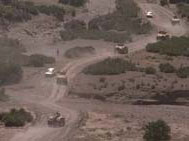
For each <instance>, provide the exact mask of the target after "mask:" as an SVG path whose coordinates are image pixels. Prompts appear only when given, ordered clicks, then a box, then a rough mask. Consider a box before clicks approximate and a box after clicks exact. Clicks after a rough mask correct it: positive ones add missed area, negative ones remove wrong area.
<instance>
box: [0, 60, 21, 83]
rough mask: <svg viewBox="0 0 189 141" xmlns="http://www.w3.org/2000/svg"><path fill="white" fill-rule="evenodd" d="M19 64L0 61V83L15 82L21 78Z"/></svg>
mask: <svg viewBox="0 0 189 141" xmlns="http://www.w3.org/2000/svg"><path fill="white" fill-rule="evenodd" d="M22 73H23V72H22V68H21V66H20V65H17V64H12V63H0V85H3V84H10V83H16V82H18V81H20V80H21V78H22Z"/></svg>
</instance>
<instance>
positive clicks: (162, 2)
mask: <svg viewBox="0 0 189 141" xmlns="http://www.w3.org/2000/svg"><path fill="white" fill-rule="evenodd" d="M160 5H161V6H165V5H169V2H168V0H160Z"/></svg>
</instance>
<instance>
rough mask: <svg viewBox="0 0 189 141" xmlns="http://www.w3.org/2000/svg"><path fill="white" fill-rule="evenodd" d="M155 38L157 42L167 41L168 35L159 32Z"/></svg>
mask: <svg viewBox="0 0 189 141" xmlns="http://www.w3.org/2000/svg"><path fill="white" fill-rule="evenodd" d="M156 38H157V40H167V39H169V38H170V35H169V34H168V33H167V32H166V31H159V32H158V34H157V37H156Z"/></svg>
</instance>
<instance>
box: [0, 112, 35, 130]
mask: <svg viewBox="0 0 189 141" xmlns="http://www.w3.org/2000/svg"><path fill="white" fill-rule="evenodd" d="M0 120H1V121H2V122H3V123H4V124H5V126H7V127H20V126H24V125H25V124H26V123H27V122H31V121H32V120H33V117H32V115H31V114H30V113H29V112H27V111H25V110H24V109H22V108H21V109H19V110H17V109H11V111H10V112H8V113H1V114H0Z"/></svg>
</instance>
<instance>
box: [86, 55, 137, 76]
mask: <svg viewBox="0 0 189 141" xmlns="http://www.w3.org/2000/svg"><path fill="white" fill-rule="evenodd" d="M135 70H136V66H135V64H133V63H132V62H129V61H127V60H124V59H121V58H107V59H105V60H104V61H102V62H99V63H96V64H93V65H90V66H88V67H87V68H85V69H84V73H86V74H93V75H103V74H107V75H113V74H120V73H124V72H125V71H135Z"/></svg>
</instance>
